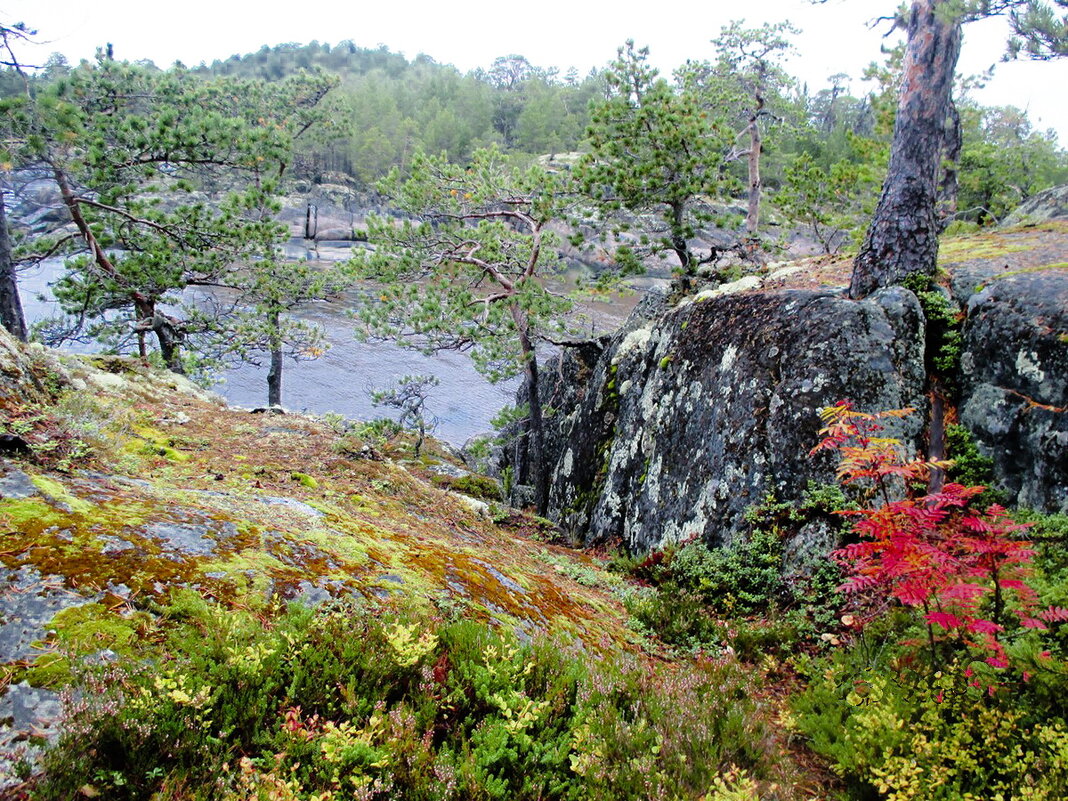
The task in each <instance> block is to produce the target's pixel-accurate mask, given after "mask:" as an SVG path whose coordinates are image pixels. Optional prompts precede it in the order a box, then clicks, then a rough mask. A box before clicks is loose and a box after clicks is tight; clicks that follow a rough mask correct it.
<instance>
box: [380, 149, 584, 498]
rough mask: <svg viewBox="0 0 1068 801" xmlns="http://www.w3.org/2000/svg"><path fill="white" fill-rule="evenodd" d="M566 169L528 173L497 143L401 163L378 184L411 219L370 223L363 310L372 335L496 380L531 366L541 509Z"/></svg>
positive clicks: (531, 441) (531, 434)
mask: <svg viewBox="0 0 1068 801" xmlns="http://www.w3.org/2000/svg"><path fill="white" fill-rule="evenodd" d="M561 181H562V178H561V176H559V175H556V174H553V173H550V172H547V171H545V170H543V169H541V168H539V167H532V168H531V169H529V170H527V171H525V172H524V171H521V170H518V169H515V168H513V167H512V166H510V165H509V164H508V163H507V162H506V160H505V157H504V156H503V155H502V154H501V152H500V151H499V150H497V148H495V147H492V148H488V149H485V150H479V151H477V152H476V153H475V154H474V156H473V157H472V161H471V164H470V166H466V167H465V166H461V165H458V164H453V163H451V162H450V161H448V159H447V158H446V157H445V156H444V155H442V156H426V155H423V154H417V155H416V157H415V158H414V159H413V161H412V169H411V177H410V178H408V179H407V180H403V179H402V178H401V177H400V174H399V171H398V170H396V169H394V170H393V172H392V173H391V174H390V176H389V177H388V178H387V179H386V180H385V181H383V182H382V184H381V185H380V188H381V189H382V191H383V192H384V193H385V194H386V195H388V196H389V197H390V198H391V199H392V200H393V202H394V204H395V205H396V207H397V208H400V209H402V210H403V211H405V212H407V213H408V214H410V215H412V218H414V221H413V219H407V220H404V221H402V222H399V223H398V222H397V221H395V220H394V219H392V218H385V217H372V218H369V219H368V221H367V227H368V239H369V241H370V242H371V243H373V244H374V246H375V251H374V253H373V254H362V267H363V270H364V273H365V275H366V276H367V277H368V278H371V279H373V280H375V281H378V282H380V283H381V289H380V291H379V292H378V293H377V297H374V298H368V302H367V303H366V304H364V306H363V307H362V308H361V309H360V310H359V313H360V318H361V320H362V322H363V323H364V324H365V326H366V333H367V334H368V335H371V336H376V337H383V338H390V339H395V340H397V341H398V342H399V343H400V344H401V345H405V346H409V347H413V348H417V349H419V350H423V351H424V352H435V351H440V350H457V351H469V352H470V353H471V355H472V358H473V359H474V363H475V368H476V369H477V370H478V371H479V372H480V373H482V374H483V375H485V376H486V377H487V378H489V379H490V380H491V381H495V380H499V379H503V378H507V377H510V376H513V375H516V374H517V373H519V372H522V373H523V375H524V378H525V383H526V390H527V397H528V399H529V400H528V403H529V413H528V415H527V420H526V429H527V431H526V434H527V441H526V447H527V453H528V455H529V459H528V463H529V464H530V466H531V467H530V470H531V474H530V475H529V476H521V477H519V479H520V480H521V481H526V482H528V483H530V484H531V485H533V487H534V495H535V505H536V506H537V509H538V512H539V514H544V513H545V510H546V508H547V506H548V489H549V485H548V470H547V467H546V460H545V448H544V419H543V411H542V406H541V398H540V396H539V394H538V354H537V350H536V346H537V344H538V340H539V338H541V337H544V336H545V335H546V334H547V333H548V332H549V331H550V330H552V329H554V328H558V325H557V324H558V321H559V320H560V319H561V318H562V315H563V314H564V313H565V312H566V311H567V310H568V309H569V308H570V306H571V303H570V301H569V300H568V299H567V298H566V297H562V296H560V295H558V294H556V293H554V292H552V291H550V290H549V289H548V288H547V287H546V285H545V281H544V279H545V277H546V276H548V275H551V274H552V273H555V272H559V271H561V269H562V266H563V265H562V263H561V260H560V255H559V251H558V244H559V241H558V237H557V236H556V235H555V234H554V233H553V232H552V231H551V230H550V224H551V223H552V222H553V221H554V220H557V219H560V218H561V217H562V216H563V210H562V208H561V197H562V192H561V186H560V184H561Z"/></svg>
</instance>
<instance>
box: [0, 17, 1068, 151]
mask: <svg viewBox="0 0 1068 801" xmlns="http://www.w3.org/2000/svg"><path fill="white" fill-rule="evenodd" d="M897 2H898V0H877V1H876V2H873V0H828V2H826V3H825V4H823V5H816V6H813V5H811V4H810V3H808V2H806V0H748V2H723V1H722V0H719V1H718V2H717V0H704V1H703V2H693V1H692V0H691V2H681V1H680V0H535V1H534V2H523V1H522V0H519V1H518V2H516V1H515V0H513V2H505V1H504V0H452V2H446V1H445V0H437V1H436V2H435V1H434V0H406V1H405V2H397V1H396V0H393V2H389V0H387V1H386V2H383V0H352V1H351V2H348V3H344V4H332V3H317V4H309V5H304V4H302V3H299V2H292V0H288V1H287V2H279V1H278V0H259V1H258V2H248V1H247V0H177V2H174V3H163V2H146V0H0V20H3V21H6V22H18V21H22V22H25V23H26V24H27V25H29V26H31V27H33V28H36V29H37V31H38V34H39V35H38V38H39V39H40V40H41V41H42V42H43V43H44V44H43V45H42V46H41V47H40V48H39V49H38V50H36V51H33V52H31V51H30V50H28V49H26V48H24V49H23V50H21V51H20V55H21V56H22V57H23V58H24V59H25V60H27V61H31V59H36V60H38V61H40V62H43V61H44V59H45V58H46V57H47V55H48V53H50V52H53V51H58V52H61V53H63V54H64V55H65V56H66V57H67V58H68V59H69V60H70V61H71V62H72V63H76V62H77V61H78V60H80V59H82V58H91V57H92V56H93V54H94V52H95V50H96V48H97V47H100V46H102V45H104V44H105V43H106V42H112V43H113V44H114V46H115V55H116V57H118V58H123V59H128V60H138V59H151V60H153V61H154V62H156V63H157V64H159V65H160V66H167V65H170V64H172V63H173V62H174V61H175V60H180V61H182V62H183V63H185V64H187V65H190V66H192V65H195V64H198V63H200V62H201V61H208V62H210V61H212V60H214V59H217V58H218V59H225V58H227V57H229V56H231V55H233V54H235V53H237V54H241V53H248V52H252V51H255V50H258V49H259V48H260V47H261V46H262V45H264V44H270V45H274V44H279V43H282V42H300V43H305V42H309V41H311V40H313V39H316V40H318V41H320V42H329V43H331V44H335V43H337V42H339V41H342V40H345V39H351V40H352V41H354V42H355V43H356V44H357V45H359V46H361V47H376V46H378V45H379V44H384V45H386V46H388V47H389V49H390V50H393V51H396V52H401V53H404V54H405V55H406V56H408V57H409V58H412V57H414V56H416V55H417V54H419V53H426V54H427V55H429V56H432V57H433V58H434V59H436V60H437V61H439V62H442V63H447V64H454V65H456V66H457V67H459V68H460V69H461V70H464V71H467V70H471V69H474V68H475V67H480V66H482V67H484V66H489V64H490V63H491V62H492V61H493V59H494V58H495V57H497V56H500V55H507V54H510V53H518V54H521V55H524V56H526V57H527V58H528V59H529V60H530V61H531V62H532V63H534V64H536V65H538V66H543V67H549V66H557V67H560V69H561V70H566V69H567V68H569V67H572V66H573V67H576V68H578V70H579V71H580V72H581V73H585V72H587V71H588V70H589V69H590V68H592V67H596V66H602V65H604V64H605V63H607V62H608V61H610V60H611V59H612V58H613V57H614V55H615V51H616V48H617V47H618V46H619V45H620V44H622V43H623V42H624V41H625V40H626V39H628V38H632V39H634V40H635V41H636V42H637V43H638V44H639V45H648V46H649V47H650V49H651V51H652V56H653V58H654V60H655V61H656V63H657V64H658V65H659V66H660V68H661V70H662V71H664V72H669V71H670V70H671V69H672V68H674V67H675V66H678V65H679V64H681V63H682V62H684V61H685V60H686V59H688V58H692V59H701V58H706V57H709V56H710V55H711V45H710V44H709V39H711V38H712V37H714V36H715V35H716V34H717V33H718V32H719V29H720V27H721V26H722V25H725V24H726V23H728V22H729V21H730V20H732V19H745V21H746V23H747V24H749V25H753V26H755V25H758V24H759V23H761V22H777V21H780V20H784V19H789V20H790V21H791V22H793V23H794V25H796V26H797V27H799V28H801V29H802V35H801V36H799V37H797V40H796V41H797V48H798V54H797V55H796V56H795V57H794V58H793V59H792V60H791V61H790V62H789V63H788V65H787V66H788V68H789V70H790V71H791V72H792V73H793V74H794V75H797V76H798V77H800V78H801V79H802V80H805V81H807V82H808V84H809V87H810V88H811V89H813V90H816V89H820V88H822V87H824V86H825V85H826V79H827V77H828V76H830V75H833V74H834V73H838V72H844V73H847V74H849V75H851V76H853V77H854V78H859V76H860V74H861V72H862V70H863V68H864V66H865V65H866V64H867V63H868V62H870V61H872V60H877V59H879V58H880V53H879V48H880V44H881V43H882V42H883V37H882V32H883V31H884V30H885V25H884V26H882V27H881V28H879V29H878V30H876V31H872V30H870V29H869V28H868V26H867V24H866V23H867V22H869V21H870V20H871V19H873V18H874V17H876V16H878V15H880V14H887V13H889V12H891V11H892V9H893V8H894V7H895V6H896V5H897ZM1003 49H1004V23H1003V21H1001V20H985V21H983V22H981V23H974V24H972V25H969V26H968V27H967V28H966V29H965V36H964V48H963V52H962V56H961V61H960V64H959V67H958V71H959V72H960V73H962V74H973V73H977V72H980V71H982V70H984V69H986V68H987V67H989V66H991V65H992V64H994V63H996V62H998V60H999V58H1000V56H1001V54H1002V52H1003ZM1066 86H1068V59H1064V60H1061V61H1060V62H1049V63H1030V62H1028V63H1012V64H998V67H997V70H996V71H995V77H994V79H993V81H991V82H990V84H989V85H988V86H987V88H986V89H984V90H983V91H982V92H980V93H978V94H977V95H976V97H977V98H978V99H979V100H980V102H983V103H986V104H988V105H1009V104H1011V105H1015V106H1018V107H1021V108H1026V109H1028V110H1029V112H1030V114H1031V119H1032V121H1033V122H1034V124H1035V127H1036V128H1038V129H1040V130H1041V129H1045V128H1054V129H1055V130H1056V131H1057V132H1058V134H1059V141H1060V143H1061V145H1062V146H1068V103H1065V102H1064V97H1065V87H1066ZM853 88H854V91H858V92H859V91H860V90H861V86H860V84H859V81H858V82H857V83H856V84H855V85H854V87H853Z"/></svg>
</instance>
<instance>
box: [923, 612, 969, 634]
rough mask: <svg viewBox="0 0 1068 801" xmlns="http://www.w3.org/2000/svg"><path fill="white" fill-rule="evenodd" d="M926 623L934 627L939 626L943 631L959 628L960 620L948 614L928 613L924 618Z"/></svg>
mask: <svg viewBox="0 0 1068 801" xmlns="http://www.w3.org/2000/svg"><path fill="white" fill-rule="evenodd" d="M924 617H925V618H926V620H927V622H928V623H931V624H932V625H935V626H941V627H942V628H944V629H947V630H948V629H956V628H960V625H961V620H960V618H959V617H957V616H956V615H951V614H949V613H948V612H928V613H927V615H925V616H924Z"/></svg>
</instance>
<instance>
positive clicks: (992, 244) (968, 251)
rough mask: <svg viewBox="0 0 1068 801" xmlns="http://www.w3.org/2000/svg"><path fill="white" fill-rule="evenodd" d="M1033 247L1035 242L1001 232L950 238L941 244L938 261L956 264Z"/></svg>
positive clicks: (992, 257)
mask: <svg viewBox="0 0 1068 801" xmlns="http://www.w3.org/2000/svg"><path fill="white" fill-rule="evenodd" d="M1033 247H1034V243H1033V242H1029V241H1022V242H1021V241H1019V240H1012V239H1009V238H1007V237H1005V236H1003V235H1000V234H978V235H972V236H962V237H959V238H950V239H945V240H943V241H942V242H941V243H940V244H939V247H938V263H939V264H955V263H957V262H962V261H970V260H971V259H996V258H999V257H1001V256H1007V255H1009V254H1010V253H1022V252H1025V251H1028V250H1031V249H1032V248H1033Z"/></svg>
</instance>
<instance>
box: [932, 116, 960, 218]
mask: <svg viewBox="0 0 1068 801" xmlns="http://www.w3.org/2000/svg"><path fill="white" fill-rule="evenodd" d="M963 147H964V139H963V135H962V132H961V125H960V112H959V111H958V110H957V104H956V103H954V102H953V100H952V99H950V101H949V112H948V113H947V114H946V122H945V129H944V135H943V142H942V164H943V167H942V180H941V182H940V183H939V185H938V230H939V231H945V230H946V227H947V226H948V225H949V224H950V223H951V222H952V221H953V216H954V215H955V214H956V213H957V197H958V195H959V193H960V185H959V183H958V181H957V174H958V165H959V163H960V152H961V149H962V148H963Z"/></svg>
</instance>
